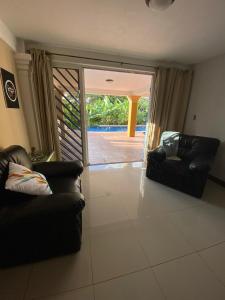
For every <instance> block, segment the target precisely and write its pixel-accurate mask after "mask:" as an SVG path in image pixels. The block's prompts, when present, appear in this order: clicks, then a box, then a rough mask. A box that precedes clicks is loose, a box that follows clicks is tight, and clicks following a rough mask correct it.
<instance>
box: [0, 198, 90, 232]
mask: <svg viewBox="0 0 225 300" xmlns="http://www.w3.org/2000/svg"><path fill="white" fill-rule="evenodd" d="M84 206H85V203H84V200H83V195H81V194H80V193H63V194H55V195H54V194H52V195H48V196H33V197H30V198H29V199H28V200H26V201H23V202H20V203H18V204H14V205H8V206H7V205H5V206H3V207H1V209H0V232H2V231H4V230H5V229H7V228H10V227H11V226H13V228H14V230H15V231H16V230H17V228H19V226H20V225H21V224H24V223H27V224H33V226H38V223H39V222H42V220H43V219H48V220H49V223H51V222H52V220H53V219H58V220H60V218H61V216H64V217H65V218H66V217H67V215H68V214H70V215H71V214H72V215H74V216H75V215H76V214H78V213H79V212H81V210H82V209H83V207H84Z"/></svg>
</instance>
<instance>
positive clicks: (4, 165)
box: [0, 145, 32, 190]
mask: <svg viewBox="0 0 225 300" xmlns="http://www.w3.org/2000/svg"><path fill="white" fill-rule="evenodd" d="M9 162H14V163H16V164H19V165H22V166H25V167H27V168H29V169H31V168H32V162H31V160H30V157H29V156H28V154H27V152H26V150H25V149H24V148H23V147H21V146H17V145H13V146H10V147H8V148H6V149H4V150H2V151H1V152H0V190H1V189H4V186H5V181H6V179H7V176H8V168H9Z"/></svg>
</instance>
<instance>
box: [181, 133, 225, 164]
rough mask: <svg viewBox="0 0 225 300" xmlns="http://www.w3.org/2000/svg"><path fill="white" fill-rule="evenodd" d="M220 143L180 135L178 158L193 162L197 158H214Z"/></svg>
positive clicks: (211, 139)
mask: <svg viewBox="0 0 225 300" xmlns="http://www.w3.org/2000/svg"><path fill="white" fill-rule="evenodd" d="M219 144H220V141H219V140H218V139H215V138H209V137H202V136H191V135H186V134H180V139H179V146H178V154H177V156H178V157H180V158H181V159H183V160H186V161H191V160H193V159H194V158H196V157H197V156H207V157H212V158H213V157H214V156H215V154H216V151H217V149H218V146H219Z"/></svg>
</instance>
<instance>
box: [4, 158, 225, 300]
mask: <svg viewBox="0 0 225 300" xmlns="http://www.w3.org/2000/svg"><path fill="white" fill-rule="evenodd" d="M82 192H83V193H84V195H85V199H86V206H85V209H84V211H83V244H82V248H81V251H80V252H79V253H76V254H71V255H67V256H64V257H59V258H54V259H49V260H46V261H42V262H39V263H34V264H32V265H27V266H22V267H17V268H10V269H6V270H0V300H31V299H41V300H44V299H46V300H55V299H56V300H102V299H106V300H111V299H118V300H127V299H128V300H132V299H140V300H145V299H153V300H158V299H160V300H161V299H169V300H170V299H171V300H202V299H204V300H211V299H212V300H220V299H225V292H224V289H225V201H224V199H225V189H224V188H222V187H220V186H218V185H217V184H215V183H213V182H211V181H209V182H208V183H207V186H206V189H205V192H204V195H203V197H202V199H196V198H194V197H191V196H189V195H186V194H183V193H181V192H179V191H176V190H173V189H171V188H168V187H166V186H163V185H161V184H159V183H156V182H154V181H151V180H149V179H148V178H146V177H145V168H144V165H143V163H132V164H112V165H101V166H100V165H99V166H92V167H89V168H86V169H85V171H84V174H83V175H82Z"/></svg>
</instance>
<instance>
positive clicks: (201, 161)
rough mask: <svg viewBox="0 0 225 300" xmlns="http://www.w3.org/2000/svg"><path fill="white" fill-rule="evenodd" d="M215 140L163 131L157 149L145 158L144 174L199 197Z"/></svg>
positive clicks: (205, 179) (208, 169) (213, 150)
mask: <svg viewBox="0 0 225 300" xmlns="http://www.w3.org/2000/svg"><path fill="white" fill-rule="evenodd" d="M219 143H220V142H219V140H217V139H214V138H208V137H200V136H190V135H185V134H181V133H178V132H164V133H163V134H162V137H161V140H160V145H159V147H158V148H156V149H154V150H153V151H150V152H149V153H148V158H147V169H146V176H147V177H148V178H150V179H152V180H155V181H157V182H160V183H162V184H165V185H167V186H170V187H172V188H174V189H177V190H180V191H182V192H184V193H187V194H190V195H192V196H195V197H198V198H201V196H202V194H203V191H204V187H205V184H206V181H207V178H208V173H209V171H210V169H211V166H212V163H213V160H214V157H215V155H216V152H217V148H218V146H219Z"/></svg>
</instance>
